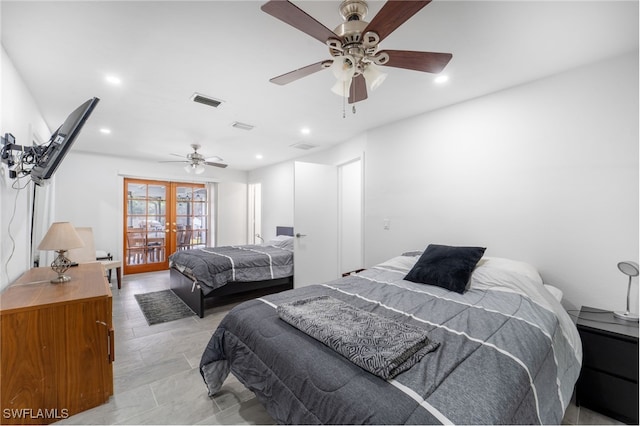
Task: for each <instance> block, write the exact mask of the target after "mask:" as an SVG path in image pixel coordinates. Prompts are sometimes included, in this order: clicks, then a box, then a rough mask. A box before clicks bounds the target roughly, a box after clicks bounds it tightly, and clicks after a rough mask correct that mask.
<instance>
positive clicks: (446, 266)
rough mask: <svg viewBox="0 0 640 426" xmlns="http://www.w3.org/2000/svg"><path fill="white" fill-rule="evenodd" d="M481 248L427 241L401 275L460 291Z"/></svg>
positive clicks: (477, 258)
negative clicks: (417, 257) (409, 268)
mask: <svg viewBox="0 0 640 426" xmlns="http://www.w3.org/2000/svg"><path fill="white" fill-rule="evenodd" d="M485 250H486V247H453V246H443V245H438V244H429V246H428V247H427V249H426V250H425V251H424V253H422V256H420V259H418V261H417V262H416V264H415V265H414V266H413V268H411V270H410V271H409V273H408V274H407V276H406V277H404V279H405V280H407V281H412V282H414V283H421V284H431V285H436V286H438V287H443V288H446V289H447V290H451V291H455V292H457V293H460V294H462V293H464V291H465V288H466V287H467V282H469V278H470V277H471V273H472V272H473V268H475V267H476V264H477V263H478V261H479V260H480V259H481V258H482V255H483V254H484V251H485Z"/></svg>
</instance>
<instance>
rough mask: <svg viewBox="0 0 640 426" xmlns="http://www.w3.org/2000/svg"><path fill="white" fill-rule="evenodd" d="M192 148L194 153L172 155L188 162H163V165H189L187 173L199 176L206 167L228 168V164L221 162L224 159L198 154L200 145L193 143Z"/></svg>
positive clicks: (186, 167)
mask: <svg viewBox="0 0 640 426" xmlns="http://www.w3.org/2000/svg"><path fill="white" fill-rule="evenodd" d="M191 148H193V152H192V153H189V154H187V155H180V154H171V155H175V156H178V157H183V158H186V160H180V161H178V160H176V161H161V163H187V165H186V166H185V167H184V169H185V171H186V172H187V173H191V172H192V171H193V172H194V173H195V174H197V175H199V174H201V173H203V172H204V169H205V167H204V166H205V165H207V166H214V167H221V168H225V167H227V165H226V164H224V163H222V162H221V161H223V160H222V158H220V157H206V158H205V156H204V155H202V154H200V153H199V152H198V150H199V149H200V145H199V144H197V143H192V144H191Z"/></svg>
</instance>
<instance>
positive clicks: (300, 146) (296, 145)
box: [290, 142, 318, 151]
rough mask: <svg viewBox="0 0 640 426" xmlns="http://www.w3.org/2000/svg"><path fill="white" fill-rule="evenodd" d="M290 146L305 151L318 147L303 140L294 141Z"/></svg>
mask: <svg viewBox="0 0 640 426" xmlns="http://www.w3.org/2000/svg"><path fill="white" fill-rule="evenodd" d="M290 146H291V147H292V148H296V149H303V150H305V151H307V150H310V149H313V148H317V147H318V145H312V144H310V143H304V142H298V143H294V144H293V145H290Z"/></svg>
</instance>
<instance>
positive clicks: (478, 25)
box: [0, 0, 638, 170]
mask: <svg viewBox="0 0 640 426" xmlns="http://www.w3.org/2000/svg"><path fill="white" fill-rule="evenodd" d="M263 3H264V1H237V0H236V1H193V2H189V1H159V2H153V1H68V2H62V1H43V2H38V1H8V0H2V1H0V8H1V9H0V18H1V36H2V44H3V46H4V48H5V50H6V51H7V54H8V55H9V57H10V58H11V60H12V62H13V63H14V65H15V67H16V68H17V70H18V72H19V73H20V75H21V76H22V78H23V79H24V81H25V83H26V85H27V87H28V88H29V89H30V90H31V93H32V94H33V97H34V98H35V100H36V103H37V105H38V107H39V108H40V111H41V113H42V115H43V116H44V119H45V120H46V122H47V124H48V125H49V127H50V128H51V129H52V130H54V129H55V128H57V127H58V126H59V125H60V124H61V123H62V122H63V121H64V119H65V118H66V116H67V115H68V114H69V113H70V112H71V111H72V110H73V109H74V108H75V107H77V106H78V105H80V104H81V103H82V102H84V101H85V100H87V99H89V98H91V97H93V96H97V97H99V98H100V99H101V101H100V103H99V104H98V106H97V108H96V110H95V111H94V113H93V115H92V116H91V118H90V119H89V121H88V122H87V124H86V126H85V128H84V129H83V131H82V134H81V137H80V138H79V139H78V140H77V141H76V143H75V145H74V147H73V149H74V150H76V151H85V152H94V153H103V154H109V155H126V156H130V157H137V158H143V159H149V160H152V161H160V160H175V159H176V157H174V156H172V155H171V153H180V154H187V153H188V152H190V149H191V148H190V147H189V146H190V144H192V143H200V144H202V145H203V148H202V149H201V153H203V154H204V155H205V156H213V155H217V156H220V157H222V158H223V159H224V160H225V162H227V163H228V164H229V169H236V170H252V169H255V168H258V167H262V166H265V165H268V164H273V163H277V162H280V161H283V160H286V159H291V158H294V157H298V156H301V155H306V154H309V153H310V152H313V151H301V150H299V149H295V148H292V147H291V145H292V144H295V143H298V142H304V143H310V144H315V145H318V148H315V150H321V149H323V148H326V147H329V146H331V145H335V144H337V143H340V142H343V141H345V140H348V139H350V138H351V137H353V136H355V135H358V134H360V133H362V132H363V131H365V130H366V129H370V128H374V127H377V126H380V125H383V124H385V123H389V122H393V121H397V120H400V119H402V118H405V117H410V116H414V115H417V114H420V113H422V112H426V111H430V110H433V109H437V108H442V107H445V106H447V105H451V104H454V103H457V102H461V101H464V100H466V99H471V98H474V97H478V96H481V95H484V94H487V93H490V92H494V91H498V90H501V89H504V88H507V87H511V86H514V85H518V84H522V83H524V82H527V81H531V80H535V79H539V78H542V77H545V76H548V75H552V74H555V73H558V72H562V71H564V70H567V69H570V68H573V67H577V66H580V65H583V64H586V63H590V62H594V61H598V60H602V59H605V58H608V57H612V56H615V55H618V54H621V53H625V52H628V51H632V50H635V51H637V50H638V2H637V1H620V2H618V1H609V0H606V1H585V2H582V1H565V2H559V1H516V0H514V1H481V0H480V1H478V0H476V1H447V0H441V1H439V0H434V1H433V2H432V3H431V4H429V5H427V6H426V7H425V8H424V9H422V10H421V11H420V12H418V13H417V14H416V15H415V16H414V17H412V18H411V19H410V20H409V21H407V22H406V23H405V24H404V25H403V26H401V27H400V28H399V29H397V30H396V31H395V32H394V33H393V34H391V35H390V36H389V37H388V38H386V39H385V40H384V41H383V42H382V43H381V49H401V50H419V51H433V52H450V53H452V54H453V59H452V60H451V62H450V63H449V65H448V66H447V67H446V68H445V70H444V71H443V74H446V75H448V76H449V78H450V80H449V81H448V82H447V83H445V84H443V85H437V84H435V83H434V81H433V80H434V76H433V75H431V74H427V73H421V72H417V71H409V70H404V69H397V68H390V67H385V68H384V71H385V72H387V73H388V74H389V75H388V77H387V79H386V81H385V82H384V84H383V85H382V86H381V87H380V88H378V89H377V90H376V91H375V92H372V93H369V99H367V100H365V101H363V102H360V103H357V104H356V114H353V113H352V112H351V107H350V106H349V105H347V109H346V117H345V118H343V102H342V98H340V97H338V96H336V95H335V94H333V93H332V92H331V91H330V88H331V86H332V85H333V77H332V75H331V72H330V71H321V72H318V73H316V74H313V75H311V76H308V77H305V78H304V79H302V80H298V81H296V82H293V83H291V84H289V85H286V86H278V85H275V84H272V83H270V82H269V79H270V78H272V77H275V76H277V75H280V74H283V73H286V72H289V71H292V70H294V69H297V68H300V67H303V66H306V65H309V64H312V63H315V62H318V61H320V60H323V59H328V58H329V52H328V49H327V48H326V47H325V46H324V45H323V44H322V43H320V42H318V41H317V40H315V39H313V38H312V37H310V36H308V35H306V34H304V33H302V32H300V31H298V30H296V29H295V28H292V27H290V26H288V25H287V24H285V23H283V22H281V21H279V20H277V19H275V18H273V17H272V16H269V15H267V14H266V13H264V12H262V11H261V10H260V6H261V5H262V4H263ZM294 3H295V4H297V5H298V6H299V7H300V8H302V9H304V10H305V11H306V12H307V13H309V14H310V15H312V16H313V17H315V18H316V19H317V20H318V21H320V22H321V23H323V24H324V25H325V26H327V27H328V28H329V29H334V28H335V27H336V26H337V25H338V24H340V23H341V18H340V16H339V13H338V5H339V1H295V2H294ZM383 3H384V2H379V1H370V2H369V15H368V18H369V20H370V19H371V18H372V17H373V16H374V15H375V14H376V12H377V11H378V10H380V8H381V7H382V4H383ZM110 74H113V75H117V76H118V77H120V78H121V80H122V83H121V85H119V86H112V85H109V84H107V83H106V82H105V77H106V76H107V75H110ZM602 78H606V76H602ZM195 92H198V93H201V94H204V95H207V96H211V97H214V98H217V99H220V100H223V101H224V103H223V104H222V105H221V106H220V107H219V108H218V109H212V108H210V107H207V106H204V105H201V104H197V103H194V102H192V101H191V100H190V98H191V96H192V95H193V94H194V93H195ZM4 107H5V108H11V106H10V105H5V106H4ZM234 121H240V122H243V123H248V124H252V125H254V126H255V129H254V130H251V131H244V130H238V129H235V128H232V127H231V123H232V122H234ZM460 125H464V123H460ZM304 126H307V127H309V128H310V130H311V133H310V134H309V135H303V134H301V133H300V130H301V128H302V127H304ZM103 127H106V128H109V129H111V131H112V133H111V134H110V135H103V134H101V133H100V132H99V129H100V128H103ZM1 130H2V132H7V131H8V132H10V131H11V129H1ZM17 142H18V143H20V142H21V141H17ZM43 142H46V141H43ZM392 142H393V141H390V143H392ZM256 154H262V155H263V156H264V158H263V159H262V160H258V159H256V158H255V156H256Z"/></svg>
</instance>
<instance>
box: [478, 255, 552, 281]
mask: <svg viewBox="0 0 640 426" xmlns="http://www.w3.org/2000/svg"><path fill="white" fill-rule="evenodd" d="M542 285H543V283H542V278H541V277H540V274H539V273H538V270H537V269H536V268H535V267H533V266H532V265H530V264H528V263H526V262H521V261H519V260H511V259H505V258H502V257H489V256H485V257H483V258H482V259H480V261H479V262H478V264H477V265H476V268H475V269H474V271H473V273H472V274H471V279H470V280H469V287H470V288H474V287H478V288H487V287H495V286H499V287H508V288H514V289H515V288H523V287H525V288H526V287H528V286H542Z"/></svg>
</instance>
